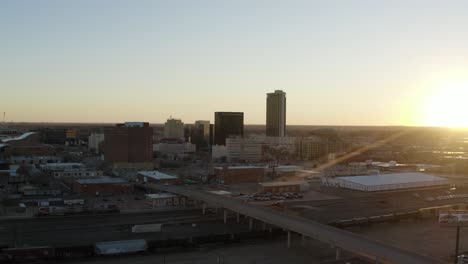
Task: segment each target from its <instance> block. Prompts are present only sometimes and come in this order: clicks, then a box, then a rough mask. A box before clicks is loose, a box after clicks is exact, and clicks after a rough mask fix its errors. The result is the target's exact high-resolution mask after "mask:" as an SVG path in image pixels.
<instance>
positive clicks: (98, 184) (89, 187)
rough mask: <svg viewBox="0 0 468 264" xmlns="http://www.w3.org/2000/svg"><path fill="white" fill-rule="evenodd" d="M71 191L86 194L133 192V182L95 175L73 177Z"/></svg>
mask: <svg viewBox="0 0 468 264" xmlns="http://www.w3.org/2000/svg"><path fill="white" fill-rule="evenodd" d="M73 191H74V192H76V193H82V194H88V195H96V196H97V195H102V194H128V193H132V192H133V184H131V183H130V182H129V181H128V180H125V179H122V178H111V177H106V176H103V177H97V178H91V179H75V181H74V183H73Z"/></svg>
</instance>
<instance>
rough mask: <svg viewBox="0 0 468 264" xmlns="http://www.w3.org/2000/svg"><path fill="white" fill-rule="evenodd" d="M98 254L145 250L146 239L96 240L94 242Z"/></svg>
mask: <svg viewBox="0 0 468 264" xmlns="http://www.w3.org/2000/svg"><path fill="white" fill-rule="evenodd" d="M95 247H96V251H97V253H98V254H102V255H110V254H120V253H132V252H139V251H145V250H146V247H147V246H146V241H145V240H144V239H138V240H123V241H111V242H98V243H96V244H95Z"/></svg>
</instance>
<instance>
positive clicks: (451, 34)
mask: <svg viewBox="0 0 468 264" xmlns="http://www.w3.org/2000/svg"><path fill="white" fill-rule="evenodd" d="M203 2H204V3H205V5H199V4H197V3H194V2H191V1H186V2H184V4H183V5H182V4H180V3H170V2H159V1H139V2H138V3H137V4H134V3H128V2H125V1H100V2H99V3H96V2H94V1H80V2H75V3H62V2H59V1H46V2H32V3H30V2H24V1H5V2H2V3H0V33H1V34H2V37H3V40H4V41H3V42H2V49H1V50H0V57H2V60H1V61H0V87H1V88H0V89H1V97H0V112H6V120H7V121H15V122H74V123H101V122H105V123H118V122H122V121H125V120H143V121H147V122H151V123H164V120H165V119H166V118H167V117H168V116H171V115H172V116H177V117H178V118H181V119H182V120H184V121H185V122H187V123H193V122H194V121H195V120H199V119H206V120H210V121H211V122H213V121H214V120H212V116H213V113H214V112H216V111H233V112H234V111H240V112H244V113H245V123H246V124H265V111H264V109H265V105H264V95H265V93H267V92H269V91H271V90H285V91H286V92H287V93H288V95H289V96H288V115H287V120H288V125H355V126H361V125H364V126H367V125H372V126H374V125H376V126H388V125H391V126H393V125H394V126H399V125H406V126H452V127H468V120H466V121H465V118H464V116H466V115H467V114H468V113H467V110H466V109H464V104H463V98H465V97H466V96H468V92H467V91H468V74H467V72H468V65H467V64H466V58H468V51H467V50H466V46H468V36H467V34H465V26H464V25H466V24H468V17H466V15H465V14H466V12H467V11H468V3H466V2H464V1H447V2H445V1H444V2H440V1H419V0H417V1H411V2H410V3H408V2H406V1H391V2H390V1H389V2H367V1H352V2H334V1H327V2H316V1H291V2H288V3H284V2H281V1H269V2H268V3H266V2H262V1H254V2H251V1H236V2H231V3H221V2H216V1H203Z"/></svg>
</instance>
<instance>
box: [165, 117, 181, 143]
mask: <svg viewBox="0 0 468 264" xmlns="http://www.w3.org/2000/svg"><path fill="white" fill-rule="evenodd" d="M184 134H185V133H184V123H183V122H182V120H180V119H174V118H169V119H167V121H166V123H165V124H164V137H165V138H184Z"/></svg>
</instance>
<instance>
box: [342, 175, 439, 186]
mask: <svg viewBox="0 0 468 264" xmlns="http://www.w3.org/2000/svg"><path fill="white" fill-rule="evenodd" d="M337 178H338V179H341V180H344V181H348V182H353V183H357V184H361V185H365V186H376V185H389V184H404V183H415V182H434V181H447V179H445V178H441V177H437V176H432V175H428V174H424V173H418V172H409V173H395V174H379V175H365V176H348V177H337Z"/></svg>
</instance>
